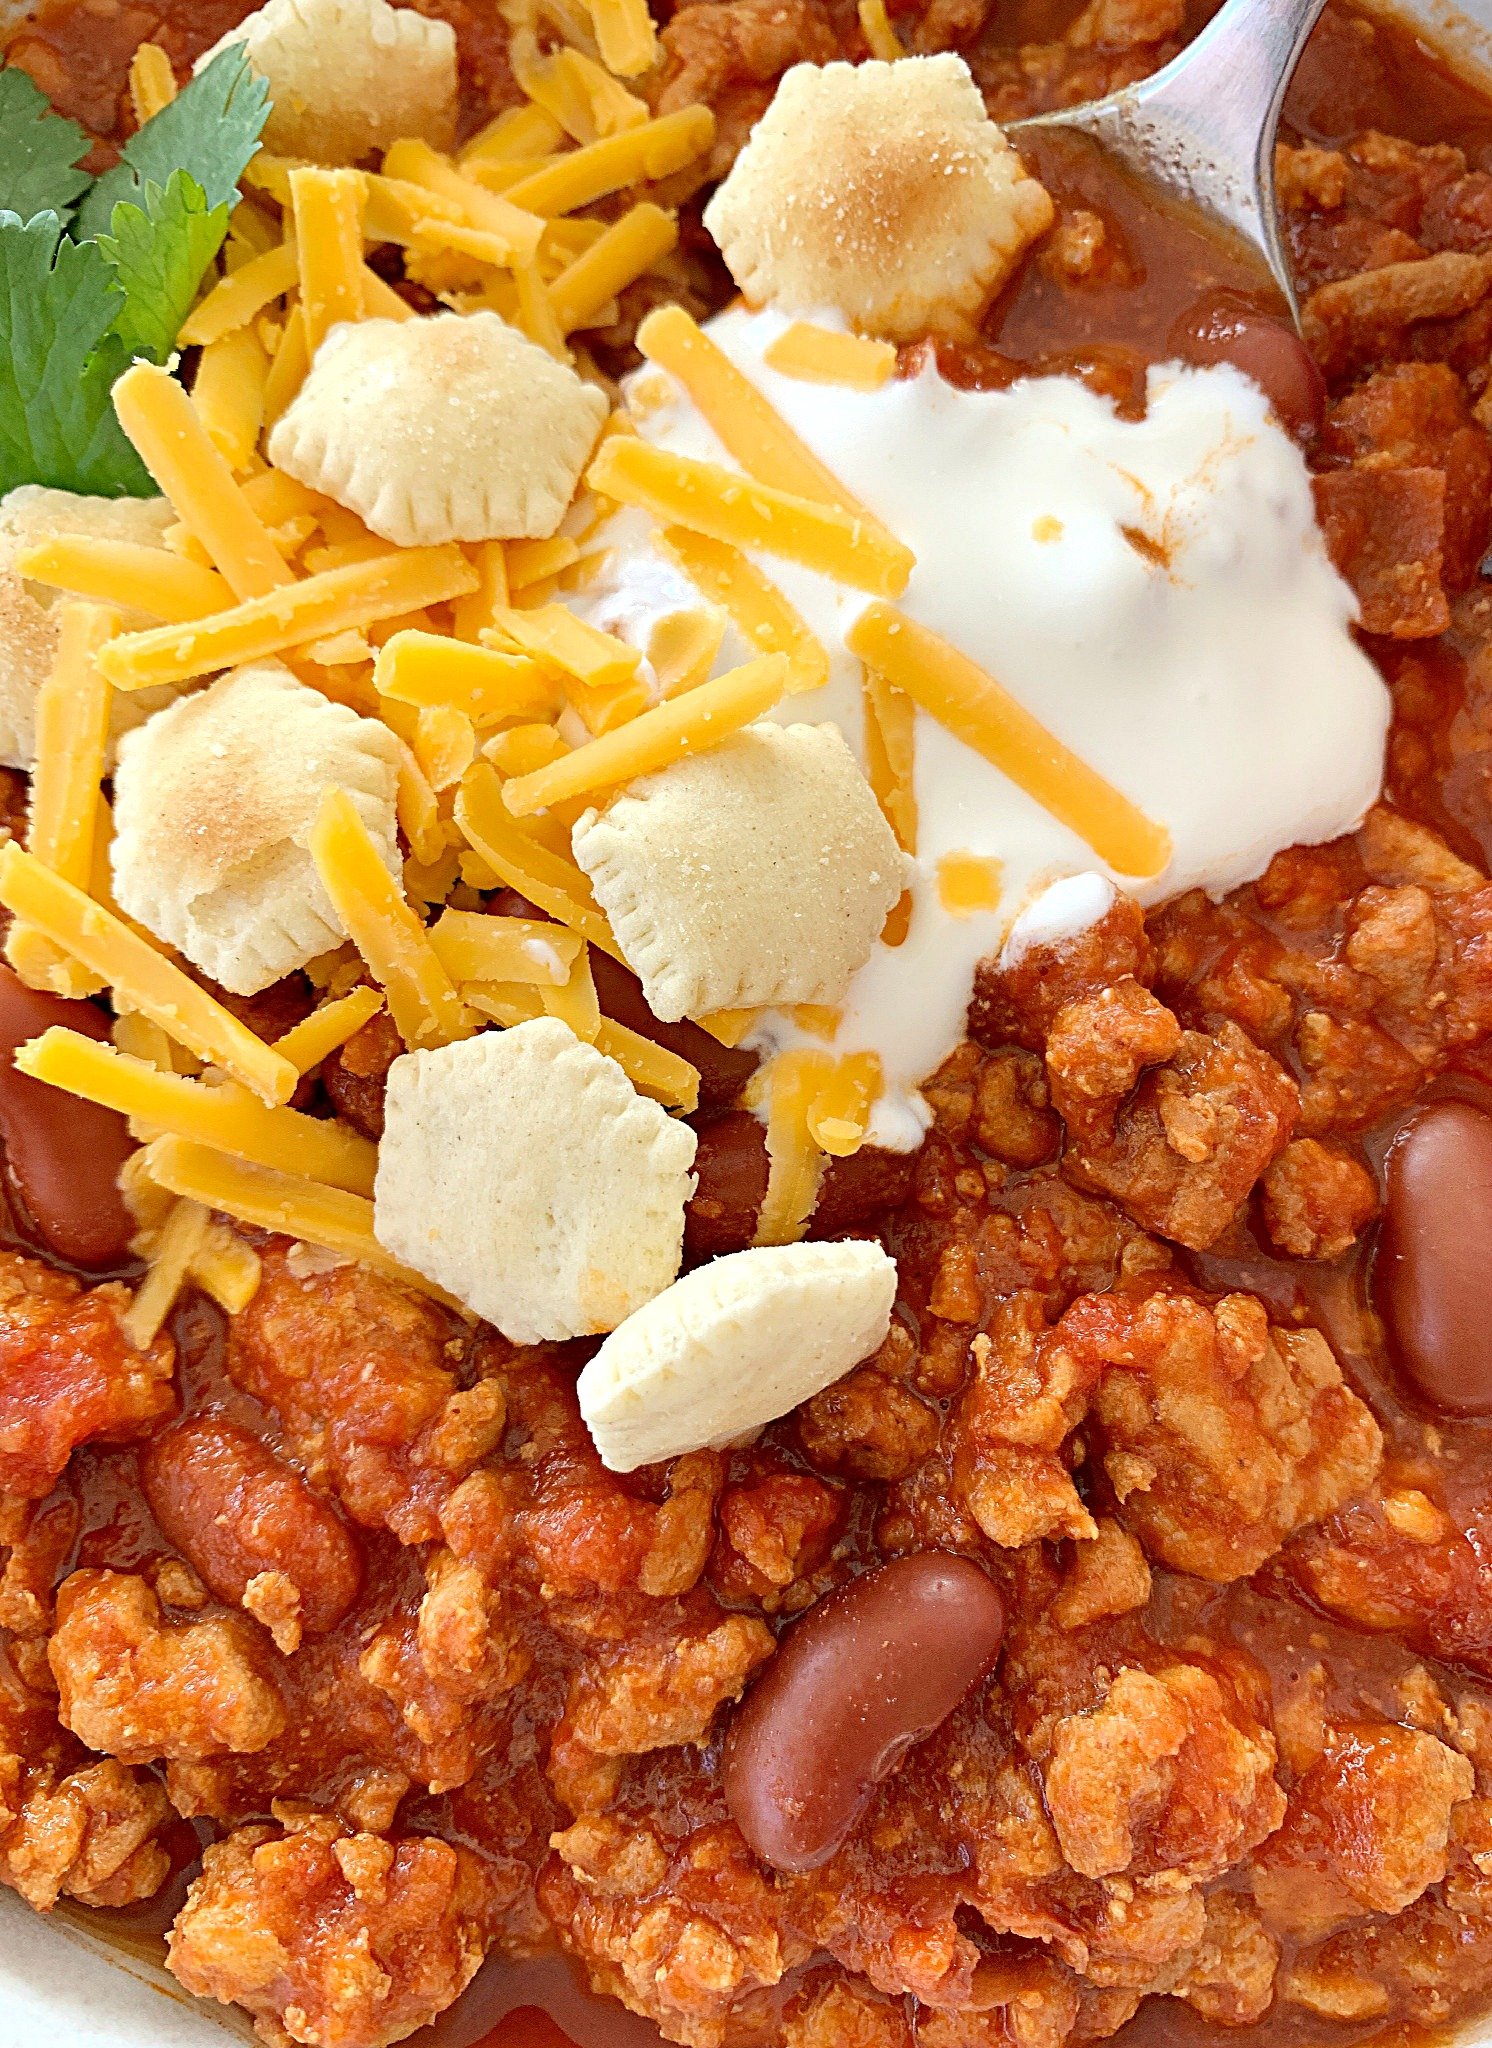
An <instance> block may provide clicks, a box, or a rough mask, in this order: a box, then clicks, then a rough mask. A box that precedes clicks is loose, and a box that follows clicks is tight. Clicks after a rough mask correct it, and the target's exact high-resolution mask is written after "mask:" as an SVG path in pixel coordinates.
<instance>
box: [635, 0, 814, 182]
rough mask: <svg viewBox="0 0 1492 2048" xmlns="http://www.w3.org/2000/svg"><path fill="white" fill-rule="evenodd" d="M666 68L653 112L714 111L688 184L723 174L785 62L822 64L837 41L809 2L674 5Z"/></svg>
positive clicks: (668, 28) (771, 0) (711, 1)
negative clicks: (705, 151) (706, 147)
mask: <svg viewBox="0 0 1492 2048" xmlns="http://www.w3.org/2000/svg"><path fill="white" fill-rule="evenodd" d="M662 41H663V49H664V53H665V58H666V69H665V71H664V77H663V89H662V91H661V92H660V94H659V95H658V101H657V111H658V112H659V113H660V114H668V113H673V112H674V111H676V110H677V109H678V108H680V107H692V106H695V105H697V104H698V103H699V102H700V101H703V102H704V103H705V104H706V105H708V106H711V107H713V108H714V110H715V120H716V132H715V144H714V147H713V149H712V150H711V151H710V153H709V155H708V157H707V158H705V159H704V160H702V162H701V163H700V164H699V165H698V166H697V167H695V169H694V170H693V171H692V172H691V175H690V188H691V189H693V187H695V186H697V185H699V184H702V183H710V184H713V183H715V182H716V181H717V180H719V179H721V178H723V177H725V175H726V173H727V172H728V171H729V170H730V167H731V165H732V164H733V163H734V162H735V160H736V157H737V155H738V154H739V152H740V149H741V146H742V144H743V143H744V142H745V140H746V137H747V136H748V135H749V134H750V132H751V130H752V128H753V127H754V126H755V125H756V123H757V121H758V120H759V119H760V117H761V115H762V114H763V113H765V111H766V108H767V104H768V102H769V101H770V99H771V97H772V91H773V88H774V87H775V86H776V83H777V81H778V79H779V78H780V77H781V76H782V74H783V72H784V71H786V70H787V69H788V68H789V66H790V65H793V64H828V63H831V62H832V61H833V60H834V59H835V58H836V57H838V56H839V55H840V49H839V42H838V38H837V37H836V36H835V34H834V31H833V29H832V27H831V26H830V24H829V22H828V21H827V20H826V19H825V16H824V14H823V13H822V11H821V10H820V9H819V8H817V7H815V6H814V5H813V4H812V0H732V4H730V5H729V6H721V5H718V4H716V0H703V4H696V5H694V6H689V7H681V8H680V9H679V10H678V12H677V13H676V14H675V15H674V17H673V19H672V20H671V21H670V22H668V24H667V25H666V26H665V28H664V30H663V37H662Z"/></svg>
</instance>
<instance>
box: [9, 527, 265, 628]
mask: <svg viewBox="0 0 1492 2048" xmlns="http://www.w3.org/2000/svg"><path fill="white" fill-rule="evenodd" d="M16 569H17V572H18V573H19V574H20V575H22V576H28V577H30V578H31V580H32V581H33V582H35V583H47V584H50V585H51V587H52V588H53V589H54V590H67V591H71V592H73V593H74V595H76V596H78V597H89V598H93V599H94V600H95V601H96V602H98V603H100V604H107V605H134V606H135V607H136V608H137V609H138V610H140V611H142V612H151V613H153V614H154V615H155V617H156V618H158V619H170V620H172V621H173V622H179V621H181V620H184V619H200V618H204V617H206V615H207V614H208V613H210V612H216V611H222V610H223V609H224V607H225V606H228V605H231V604H232V602H233V592H232V591H231V590H230V589H229V588H228V585H227V584H226V583H225V582H224V581H223V579H222V577H221V576H219V575H218V573H217V571H216V570H215V569H204V568H202V567H201V566H200V565H199V564H198V563H196V562H189V561H187V560H185V559H184V557H182V556H181V555H173V554H172V553H171V552H170V550H169V549H167V548H152V547H145V546H142V545H141V543H140V542H138V541H129V540H98V539H95V538H94V537H93V536H91V535H86V534H77V535H74V534H56V535H54V536H53V537H52V538H51V539H49V540H43V541H38V542H37V543H36V544H35V546H34V547H29V548H23V549H22V550H21V551H20V553H19V554H18V555H17V556H16Z"/></svg>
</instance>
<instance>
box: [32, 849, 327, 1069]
mask: <svg viewBox="0 0 1492 2048" xmlns="http://www.w3.org/2000/svg"><path fill="white" fill-rule="evenodd" d="M0 903H3V904H4V905H5V907H6V909H7V910H11V911H13V912H14V913H15V915H16V916H17V917H20V918H24V919H25V920H26V922H27V923H28V924H32V925H35V926H36V928H37V929H38V930H39V931H41V932H44V933H45V934H46V936H47V937H48V938H49V939H51V940H52V941H53V943H54V944H55V945H58V946H60V947H61V948H62V949H63V951H64V952H66V953H70V954H71V955H72V957H73V958H74V959H75V960H79V961H81V962H82V964H83V965H84V966H85V967H87V968H89V969H90V970H91V971H92V972H93V973H94V974H96V975H98V977H99V978H100V980H102V981H103V982H105V983H106V984H107V985H108V986H109V987H111V988H112V989H113V990H114V994H115V1002H116V1004H117V1005H118V1006H119V1007H121V1008H123V1007H128V1008H131V1009H136V1010H140V1011H142V1012H143V1013H144V1014H145V1016H147V1017H148V1018H149V1019H150V1020H151V1022H152V1023H154V1024H159V1026H160V1027H161V1029H162V1031H164V1032H165V1033H166V1035H167V1037H168V1038H174V1039H175V1040H177V1041H178V1043H180V1044H181V1045H184V1046H186V1048H187V1049H188V1051H189V1052H194V1053H195V1054H196V1055H197V1057H198V1059H200V1060H202V1061H204V1062H206V1063H207V1064H209V1065H212V1066H218V1067H222V1068H223V1069H224V1070H225V1072H227V1073H229V1074H231V1075H232V1076H233V1077H234V1079H235V1080H238V1081H242V1082H243V1084H244V1086H245V1087H246V1088H250V1089H252V1090H253V1092H254V1093H255V1094H256V1095H257V1096H258V1097H259V1098H260V1100H261V1101H262V1102H273V1103H279V1102H288V1101H289V1100H290V1097H291V1096H292V1095H293V1094H294V1093H295V1085H296V1082H297V1081H298V1080H299V1079H300V1076H299V1075H298V1074H297V1073H296V1071H295V1068H294V1067H293V1066H292V1065H291V1064H290V1062H289V1060H287V1059H283V1058H281V1056H280V1055H279V1054H278V1053H277V1052H275V1051H274V1049H273V1048H272V1047H271V1046H268V1045H266V1044H265V1043H264V1040H263V1039H262V1038H258V1037H256V1036H255V1034H254V1033H253V1032H252V1031H250V1029H249V1028H248V1026H247V1025H246V1024H241V1023H240V1022H239V1020H238V1019H237V1017H235V1016H234V1015H233V1014H232V1012H231V1011H229V1010H226V1009H224V1007H223V1005H222V1004H221V1003H220V1002H217V1001H216V1000H215V999H214V998H213V997H212V996H210V995H209V994H208V993H207V991H206V989H205V988H202V987H200V986H199V985H198V984H197V983H196V982H195V981H193V980H192V979H191V977H190V976H189V975H187V974H183V973H182V971H181V969H180V968H179V967H177V966H175V965H173V963H172V962H171V961H169V960H168V959H167V958H166V956H165V954H164V953H161V952H159V951H158V950H157V949H156V948H155V947H154V946H152V945H151V944H150V943H149V942H148V941H147V940H145V939H143V938H141V937H140V936H139V934H138V933H137V932H135V931H132V930H131V929H130V927H129V926H128V925H126V924H125V923H124V922H123V920H122V919H120V918H118V917H115V916H114V915H113V913H112V912H111V911H108V910H105V908H104V907H103V905H102V904H101V903H96V902H94V901H93V900H92V898H91V897H88V896H85V895H84V894H83V892H82V890H81V889H77V888H74V887H73V885H72V884H71V883H70V882H66V881H64V880H63V879H62V877H61V876H60V875H54V874H53V873H52V872H51V870H50V869H49V868H46V867H44V866H43V865H42V863H41V862H40V861H39V860H37V859H36V857H35V856H34V855H33V854H30V853H27V852H26V851H25V850H24V849H23V848H22V847H19V846H17V845H16V844H15V842H14V841H12V842H11V843H10V844H9V845H8V846H5V847H4V848H0Z"/></svg>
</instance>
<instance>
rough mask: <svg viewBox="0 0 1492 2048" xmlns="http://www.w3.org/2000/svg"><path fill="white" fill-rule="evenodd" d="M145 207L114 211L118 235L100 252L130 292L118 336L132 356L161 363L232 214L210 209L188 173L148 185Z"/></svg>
mask: <svg viewBox="0 0 1492 2048" xmlns="http://www.w3.org/2000/svg"><path fill="white" fill-rule="evenodd" d="M141 201H142V203H141V204H140V205H139V206H130V205H125V204H121V205H119V206H116V207H115V209H114V220H113V224H112V225H113V233H112V234H108V235H100V236H99V238H98V246H99V248H100V249H102V250H103V252H104V255H105V257H106V258H107V259H108V261H109V262H110V263H111V264H112V265H113V267H114V273H115V275H116V277H117V278H118V280H119V282H120V284H121V285H122V286H123V288H124V293H125V300H124V305H123V307H122V309H121V311H120V314H119V318H118V319H117V320H116V322H115V323H114V325H115V332H116V333H117V334H118V336H119V338H120V340H121V341H122V342H123V343H124V346H125V349H126V351H127V352H128V353H129V354H130V355H132V356H148V357H149V358H150V360H151V361H152V362H153V363H164V362H167V361H168V360H169V359H170V356H171V352H172V350H173V349H174V348H175V346H176V337H177V334H178V333H179V332H180V329H181V323H182V321H183V320H185V318H186V316H187V314H188V313H189V312H190V311H191V310H192V302H193V301H194V300H195V298H196V296H197V288H198V286H199V285H200V284H201V282H202V278H203V275H204V273H205V272H206V269H207V266H208V264H209V263H211V261H212V259H213V257H214V256H216V255H217V253H218V250H219V249H220V248H221V247H222V245H223V237H224V235H225V234H226V233H227V232H228V209H227V207H226V206H214V207H209V206H208V204H207V194H206V193H205V192H204V191H203V190H202V187H201V186H200V185H199V184H198V183H197V180H196V179H195V178H194V177H193V176H192V175H191V173H190V172H189V171H173V172H172V174H171V178H170V181H169V183H168V184H166V185H165V186H164V187H162V186H160V185H156V184H147V185H146V186H145V189H144V191H143V192H142V194H141Z"/></svg>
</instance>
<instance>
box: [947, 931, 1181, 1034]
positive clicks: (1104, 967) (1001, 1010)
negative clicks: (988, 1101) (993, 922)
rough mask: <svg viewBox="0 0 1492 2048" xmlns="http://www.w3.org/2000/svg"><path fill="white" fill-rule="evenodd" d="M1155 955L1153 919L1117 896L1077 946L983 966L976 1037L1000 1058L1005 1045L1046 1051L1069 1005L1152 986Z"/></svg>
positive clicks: (977, 985) (972, 1029)
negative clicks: (1132, 984) (1149, 932)
mask: <svg viewBox="0 0 1492 2048" xmlns="http://www.w3.org/2000/svg"><path fill="white" fill-rule="evenodd" d="M1154 969H1155V950H1154V948H1153V947H1152V945H1151V943H1150V941H1149V939H1148V938H1147V937H1146V934H1145V914H1144V912H1143V911H1142V910H1141V909H1140V906H1139V904H1138V903H1136V902H1135V900H1134V898H1133V897H1132V896H1116V897H1115V898H1114V901H1113V902H1112V903H1111V904H1110V906H1109V908H1108V909H1107V910H1106V911H1105V912H1104V914H1103V916H1102V917H1100V918H1097V919H1096V920H1095V921H1094V922H1093V923H1092V924H1090V925H1088V926H1087V927H1086V928H1085V929H1084V930H1082V931H1080V932H1077V933H1075V934H1074V935H1073V936H1072V937H1071V938H1067V939H1062V940H1059V941H1057V942H1056V943H1054V944H1049V945H1034V946H1029V947H1027V948H1026V950H1025V951H1024V952H1023V953H1021V954H1020V956H1019V957H1018V959H1016V960H1015V961H1014V962H1013V963H1012V964H1010V965H1008V966H1007V965H1006V964H1005V963H1004V962H1003V960H1001V959H998V958H996V959H990V960H982V961H981V962H980V963H979V966H978V967H977V968H976V970H975V974H974V995H973V999H972V1001H971V1002H970V1004H969V1036H970V1037H971V1038H972V1039H974V1040H976V1041H977V1042H978V1043H979V1044H980V1045H983V1046H988V1047H989V1048H990V1050H991V1051H998V1050H999V1049H1000V1047H1001V1046H1004V1045H1007V1044H1008V1045H1020V1046H1024V1047H1025V1048H1026V1049H1027V1050H1028V1051H1030V1052H1044V1051H1045V1050H1046V1039H1047V1033H1048V1031H1050V1029H1051V1027H1052V1024H1053V1021H1054V1020H1055V1018H1056V1016H1057V1012H1058V1011H1059V1010H1061V1009H1064V1008H1065V1007H1066V1005H1067V1004H1068V1003H1075V1002H1079V1001H1081V1000H1082V998H1083V997H1084V996H1088V995H1094V994H1096V993H1097V992H1098V991H1099V990H1100V989H1104V988H1108V987H1111V986H1112V985H1113V984H1114V983H1116V982H1119V981H1122V980H1124V979H1125V977H1126V976H1128V977H1130V978H1132V979H1133V980H1135V981H1139V982H1146V983H1148V982H1149V981H1150V979H1151V977H1152V975H1153V973H1154Z"/></svg>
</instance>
